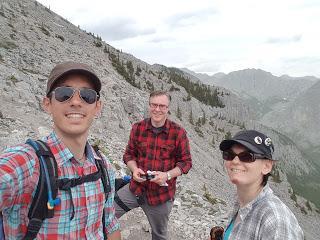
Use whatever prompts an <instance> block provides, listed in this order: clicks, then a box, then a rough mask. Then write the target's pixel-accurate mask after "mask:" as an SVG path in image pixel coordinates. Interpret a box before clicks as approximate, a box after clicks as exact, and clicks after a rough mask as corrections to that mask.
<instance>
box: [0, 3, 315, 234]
mask: <svg viewBox="0 0 320 240" xmlns="http://www.w3.org/2000/svg"><path fill="white" fill-rule="evenodd" d="M0 25H1V34H0V102H1V104H0V136H1V138H0V149H1V150H3V149H4V148H5V147H6V146H8V145H12V144H16V143H18V142H24V141H25V140H26V139H27V138H29V137H31V138H39V137H41V136H43V135H45V134H47V133H48V132H50V129H51V125H52V122H51V120H50V117H49V116H48V115H47V114H46V113H44V112H43V111H42V108H41V102H42V98H43V95H44V92H45V84H46V80H47V77H48V74H49V73H50V71H51V69H52V68H53V67H54V66H55V64H57V63H59V62H61V61H67V60H74V61H80V62H84V63H87V64H89V65H91V66H92V67H93V68H94V69H95V71H96V72H97V74H98V75H99V76H100V78H101V79H102V81H103V88H102V94H101V95H102V96H101V99H102V101H103V102H104V110H103V112H102V114H101V117H99V118H98V119H96V121H95V123H94V126H93V128H92V130H91V134H90V139H91V140H92V141H99V142H100V145H101V147H102V148H103V149H105V152H106V154H107V155H108V156H109V157H110V159H112V160H113V163H114V165H115V168H116V169H117V170H118V171H117V173H118V174H119V175H120V174H124V172H125V171H126V169H125V166H124V164H123V163H122V160H121V159H122V154H123V152H124V149H125V146H126V143H127V140H128V136H129V131H130V129H131V124H132V123H133V122H135V121H138V120H141V119H142V118H143V117H144V116H147V112H146V106H147V102H148V94H149V92H150V91H151V90H153V89H165V90H170V93H171V95H172V103H171V106H170V111H171V116H170V118H171V119H173V120H174V121H176V122H178V123H179V124H181V125H182V126H183V127H185V129H186V130H187V132H188V136H189V139H190V143H191V153H192V156H193V161H194V167H193V168H192V170H191V171H190V173H189V174H188V175H186V176H183V177H180V178H179V181H178V192H177V196H176V201H175V206H174V209H173V212H172V216H171V217H170V236H171V239H175V240H176V239H189V238H191V239H207V236H208V234H209V229H210V228H211V226H212V225H220V224H222V225H224V224H225V220H226V218H227V213H228V211H229V209H230V206H231V202H232V199H233V193H234V190H233V189H232V187H230V184H229V183H228V180H227V176H226V174H225V172H224V169H223V162H222V160H221V156H220V151H219V150H218V144H219V142H220V141H221V140H222V139H224V137H225V135H226V134H228V133H229V132H231V133H232V134H233V133H235V132H237V131H239V130H240V129H241V128H243V127H247V128H249V127H250V128H251V127H254V128H258V129H259V128H261V129H263V130H264V131H265V132H266V133H267V134H270V135H271V136H272V137H273V138H274V142H275V145H276V146H277V152H276V157H277V158H281V159H283V161H282V163H281V164H280V165H279V170H278V172H279V176H280V180H281V182H280V181H278V180H277V181H275V180H274V181H273V180H272V179H271V180H270V182H271V184H272V187H273V189H275V191H276V192H277V193H278V194H279V195H280V197H281V198H282V199H283V201H285V202H286V203H287V204H288V206H289V207H290V208H291V209H292V210H293V211H294V212H295V214H296V215H297V217H298V219H299V221H300V223H301V225H302V226H303V228H304V230H305V232H306V236H307V239H317V236H318V235H319V233H320V232H319V231H320V230H319V229H315V227H314V226H313V225H312V224H310V223H311V222H319V214H317V213H316V212H315V208H314V206H313V205H312V204H311V207H312V208H311V210H310V209H308V208H306V207H305V202H306V200H305V199H303V198H300V197H299V196H298V197H297V199H295V198H293V197H292V196H293V193H292V188H291V186H290V185H289V183H288V182H287V178H286V173H287V172H290V173H292V174H293V175H295V176H299V175H300V174H301V173H308V172H309V171H311V169H312V167H311V165H310V164H309V163H308V162H307V161H306V159H304V157H303V156H302V155H301V153H300V152H299V150H298V149H297V148H296V146H295V144H294V143H293V142H291V141H290V140H288V139H287V138H285V137H284V136H282V135H281V134H279V133H277V132H275V131H273V130H272V129H269V128H265V127H263V126H260V125H259V124H258V123H256V122H255V121H253V120H252V119H253V118H254V117H253V113H252V111H251V110H250V108H249V107H248V106H247V105H246V104H245V103H244V102H243V101H242V100H241V99H240V98H239V97H238V96H236V95H235V94H233V93H231V92H230V91H228V90H226V89H224V88H222V87H219V88H217V87H214V86H213V87H207V86H204V85H201V84H200V83H199V84H200V85H199V86H200V88H201V89H210V91H209V90H208V91H209V92H210V93H212V96H215V97H216V99H217V101H219V102H220V103H221V104H220V106H218V105H214V104H211V106H210V105H208V102H206V100H205V99H202V98H201V97H199V96H197V98H196V97H195V96H196V93H194V94H191V95H190V89H187V86H186V85H185V84H184V81H190V82H192V83H193V84H196V83H197V82H198V79H194V78H192V77H191V76H189V75H188V74H184V73H182V72H180V71H178V70H174V69H170V68H167V67H165V66H160V65H149V64H147V63H146V62H143V61H142V60H139V59H137V58H135V57H134V56H132V55H130V54H127V53H122V52H121V51H119V50H117V49H115V48H113V47H112V46H110V45H108V44H106V43H105V42H103V41H102V40H101V39H100V38H99V37H97V36H94V35H93V34H91V33H86V32H85V31H83V30H81V29H79V28H78V27H76V26H74V25H72V24H71V23H69V22H68V21H66V20H65V19H63V18H62V17H60V16H58V15H56V14H55V13H53V12H51V11H50V10H49V9H47V8H45V7H44V6H42V5H41V4H39V3H37V2H35V1H32V0H10V1H9V0H4V1H2V2H1V3H0ZM186 89H187V90H186ZM214 93H215V94H216V95H214ZM210 96H211V95H210ZM178 109H179V110H178ZM179 112H180V113H179ZM290 196H291V198H290ZM302 209H303V210H302ZM134 213H135V214H133V213H130V214H128V215H127V216H125V217H124V218H123V219H122V223H123V236H124V239H148V238H150V234H149V233H148V231H149V227H148V225H147V221H146V218H145V217H144V216H143V214H142V213H141V212H140V211H139V210H136V211H135V212H134ZM140 217H141V218H140Z"/></svg>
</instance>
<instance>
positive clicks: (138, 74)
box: [135, 66, 142, 77]
mask: <svg viewBox="0 0 320 240" xmlns="http://www.w3.org/2000/svg"><path fill="white" fill-rule="evenodd" d="M141 72H142V70H141V68H140V66H137V70H136V73H135V74H136V75H137V76H138V77H139V76H140V74H141Z"/></svg>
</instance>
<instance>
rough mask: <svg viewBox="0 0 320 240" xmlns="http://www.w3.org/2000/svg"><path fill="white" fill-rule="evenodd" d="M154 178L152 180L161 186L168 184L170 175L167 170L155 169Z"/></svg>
mask: <svg viewBox="0 0 320 240" xmlns="http://www.w3.org/2000/svg"><path fill="white" fill-rule="evenodd" d="M152 173H153V174H154V176H155V177H154V178H153V179H151V180H150V182H154V183H156V184H158V185H160V186H168V184H167V180H168V175H167V173H166V172H160V171H153V172H152Z"/></svg>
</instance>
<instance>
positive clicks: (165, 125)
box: [145, 118, 171, 133]
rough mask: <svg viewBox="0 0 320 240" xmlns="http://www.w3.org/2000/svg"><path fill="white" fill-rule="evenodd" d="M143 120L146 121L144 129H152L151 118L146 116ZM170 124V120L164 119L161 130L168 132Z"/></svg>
mask: <svg viewBox="0 0 320 240" xmlns="http://www.w3.org/2000/svg"><path fill="white" fill-rule="evenodd" d="M145 122H146V129H147V130H152V124H151V118H147V119H146V120H145ZM170 125H171V124H170V120H169V119H166V121H165V123H164V125H163V126H162V132H165V133H169V129H170Z"/></svg>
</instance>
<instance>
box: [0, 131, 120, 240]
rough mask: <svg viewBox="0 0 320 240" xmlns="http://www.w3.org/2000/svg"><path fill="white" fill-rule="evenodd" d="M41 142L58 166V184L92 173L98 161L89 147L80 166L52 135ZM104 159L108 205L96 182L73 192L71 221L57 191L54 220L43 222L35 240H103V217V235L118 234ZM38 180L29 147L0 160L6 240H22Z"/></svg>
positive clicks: (65, 200) (64, 199)
mask: <svg viewBox="0 0 320 240" xmlns="http://www.w3.org/2000/svg"><path fill="white" fill-rule="evenodd" d="M44 140H45V142H46V143H47V144H48V146H49V147H50V149H51V151H52V153H53V155H54V157H55V159H56V161H57V165H58V176H59V178H76V177H80V176H82V175H88V174H90V173H94V172H96V171H97V167H96V164H95V159H100V158H99V157H98V156H97V155H96V153H95V151H94V150H93V149H92V147H91V146H90V145H89V144H88V143H87V145H86V156H87V160H86V161H83V162H79V161H77V160H76V159H75V158H74V157H73V155H72V153H71V152H70V150H69V149H68V148H67V147H66V146H65V145H64V144H63V142H61V141H60V140H59V139H58V138H57V135H56V134H55V133H54V132H53V133H51V134H50V135H49V136H48V137H46V138H45V139H44ZM103 158H104V159H103V160H104V162H105V165H106V167H107V169H108V172H109V178H110V184H111V192H110V193H109V195H108V199H105V193H104V189H103V184H102V181H101V179H99V180H98V181H95V182H86V183H84V184H81V185H78V186H76V187H73V188H72V189H71V192H72V200H73V203H74V211H75V216H74V218H73V219H72V220H70V216H71V214H72V208H71V199H70V195H69V194H68V193H67V192H66V191H60V190H59V192H58V197H60V198H61V204H60V205H58V206H56V207H55V212H54V217H53V218H50V219H45V220H44V222H43V224H42V227H41V229H40V231H39V234H38V235H37V239H103V226H102V214H103V211H104V212H105V225H106V230H107V234H110V233H112V232H114V231H116V230H118V229H119V228H120V226H119V222H118V220H117V218H116V217H115V209H114V204H113V203H114V202H113V201H114V199H113V198H114V193H115V188H114V184H115V175H114V171H113V169H112V166H111V164H110V162H109V161H108V159H107V158H105V157H103ZM38 179H39V161H38V160H37V156H36V154H35V152H34V150H33V149H32V148H31V147H30V146H29V145H27V144H21V145H17V146H15V147H12V148H9V149H7V150H6V151H5V153H4V154H2V155H0V211H2V213H3V220H4V231H5V236H6V239H21V238H22V237H23V236H24V234H25V232H26V226H27V225H28V222H29V220H28V210H29V207H30V203H31V200H32V197H33V196H34V194H35V188H36V186H37V183H38Z"/></svg>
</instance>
